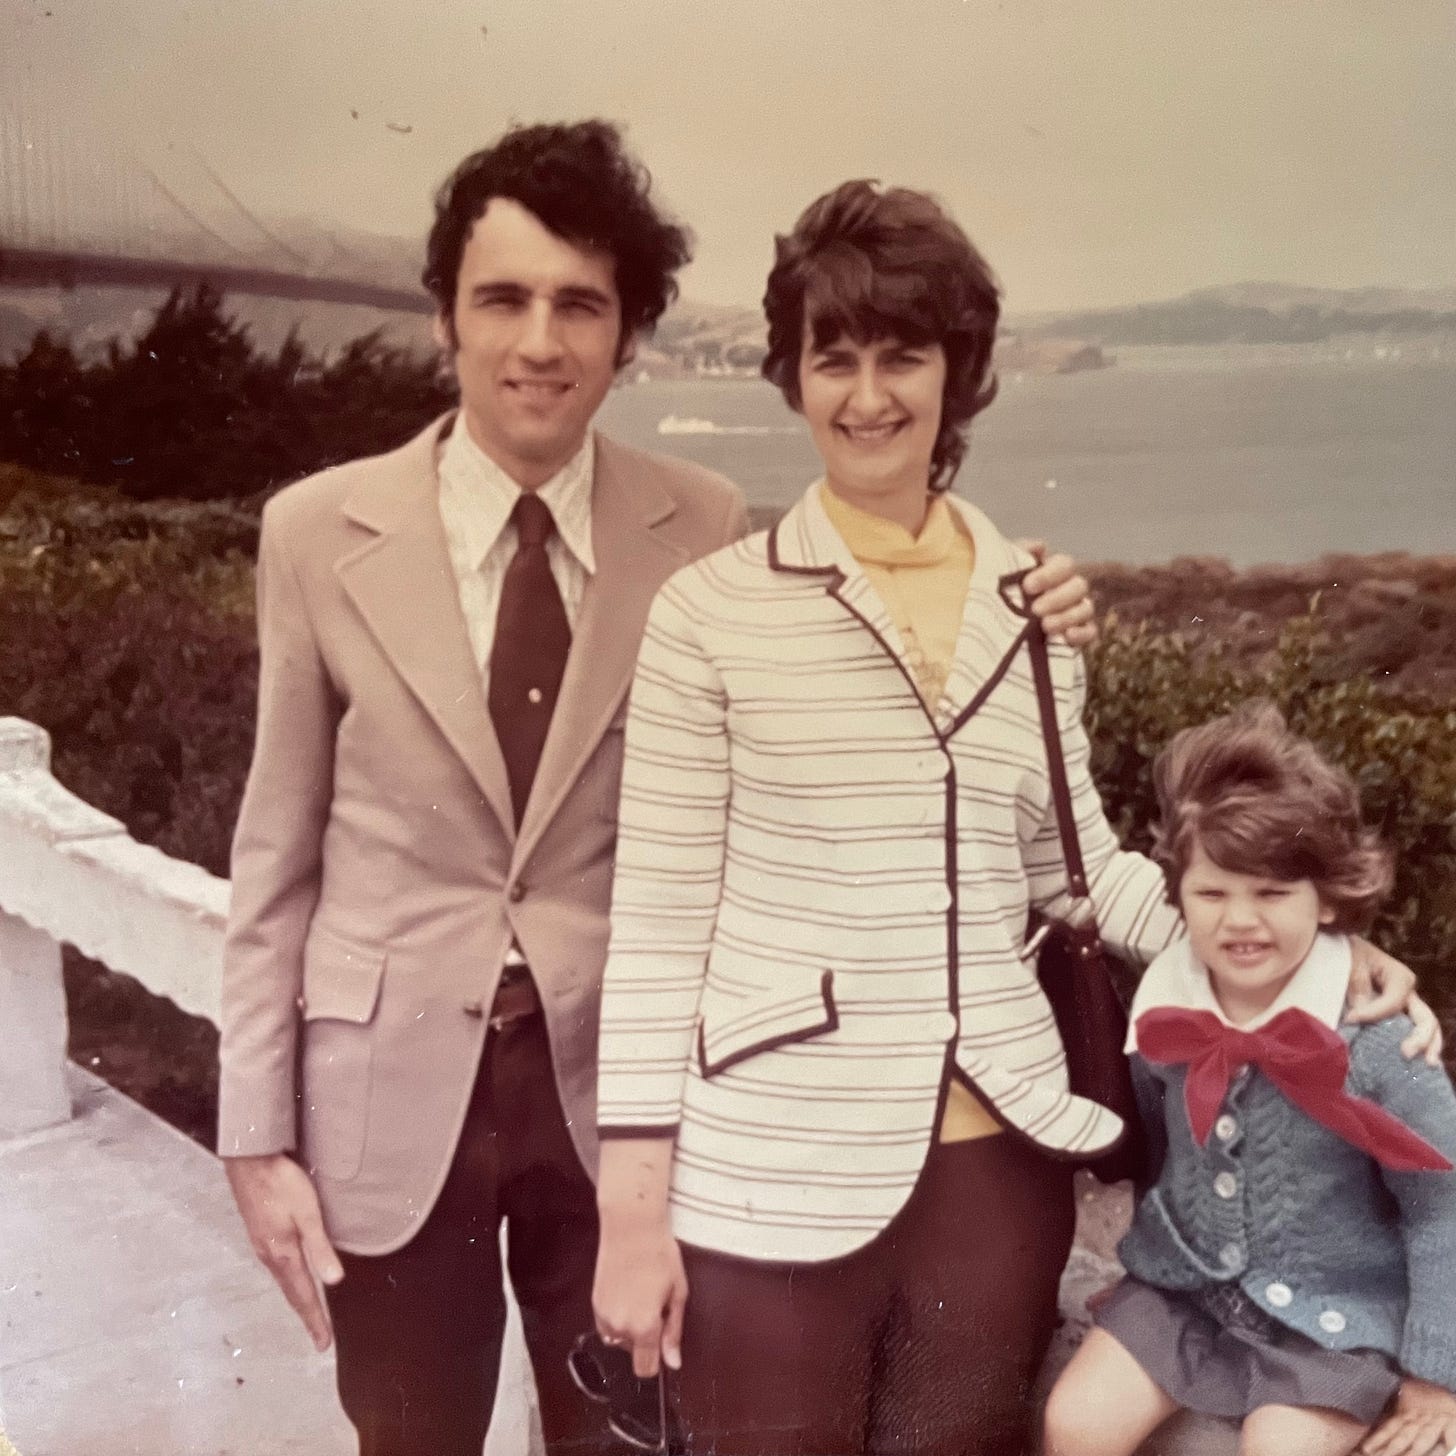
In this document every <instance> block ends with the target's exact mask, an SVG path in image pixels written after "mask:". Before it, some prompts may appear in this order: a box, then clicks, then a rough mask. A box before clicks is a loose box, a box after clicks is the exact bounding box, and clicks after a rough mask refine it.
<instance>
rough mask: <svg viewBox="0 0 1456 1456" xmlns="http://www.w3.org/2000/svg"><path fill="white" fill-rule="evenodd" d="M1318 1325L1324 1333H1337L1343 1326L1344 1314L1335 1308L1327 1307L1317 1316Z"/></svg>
mask: <svg viewBox="0 0 1456 1456" xmlns="http://www.w3.org/2000/svg"><path fill="white" fill-rule="evenodd" d="M1319 1327H1320V1329H1322V1330H1323V1331H1324V1332H1325V1333H1326V1334H1329V1335H1338V1334H1339V1333H1340V1332H1341V1331H1342V1330H1343V1329H1344V1328H1345V1316H1344V1315H1342V1314H1341V1313H1340V1312H1339V1310H1337V1309H1327V1310H1326V1311H1325V1312H1324V1313H1323V1314H1322V1315H1321V1316H1320V1317H1319Z"/></svg>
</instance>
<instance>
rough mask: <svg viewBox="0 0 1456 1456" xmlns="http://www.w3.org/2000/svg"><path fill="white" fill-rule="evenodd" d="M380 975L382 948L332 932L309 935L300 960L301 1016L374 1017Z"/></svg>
mask: <svg viewBox="0 0 1456 1456" xmlns="http://www.w3.org/2000/svg"><path fill="white" fill-rule="evenodd" d="M383 979H384V952H383V951H382V950H377V949H375V948H373V947H371V946H362V945H354V944H351V943H350V942H349V941H346V940H340V939H339V938H338V937H337V936H333V935H314V936H311V937H310V938H309V943H308V949H307V950H306V951H305V952H304V960H303V1019H304V1020H305V1021H319V1020H322V1019H324V1018H328V1019H330V1020H334V1021H353V1022H356V1023H358V1024H359V1025H361V1026H362V1025H363V1024H364V1023H365V1022H367V1021H372V1020H373V1019H374V1012H375V1009H376V1007H377V1006H378V1005H379V987H380V983H381V982H382V981H383Z"/></svg>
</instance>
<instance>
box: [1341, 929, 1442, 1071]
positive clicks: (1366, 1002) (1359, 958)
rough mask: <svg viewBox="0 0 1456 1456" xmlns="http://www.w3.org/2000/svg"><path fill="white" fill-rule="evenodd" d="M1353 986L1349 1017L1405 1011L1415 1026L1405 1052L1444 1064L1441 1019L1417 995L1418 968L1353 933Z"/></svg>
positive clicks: (1363, 1018) (1380, 1016)
mask: <svg viewBox="0 0 1456 1456" xmlns="http://www.w3.org/2000/svg"><path fill="white" fill-rule="evenodd" d="M1350 947H1351V952H1352V954H1351V963H1350V990H1349V994H1348V996H1347V998H1346V1004H1345V1018H1346V1020H1348V1021H1384V1020H1385V1018H1386V1017H1387V1016H1395V1015H1397V1014H1399V1013H1403V1014H1404V1015H1406V1016H1409V1017H1410V1019H1411V1021H1412V1022H1413V1023H1414V1028H1415V1029H1414V1030H1413V1031H1412V1032H1411V1034H1410V1035H1409V1036H1408V1037H1406V1039H1405V1040H1404V1041H1403V1042H1401V1044H1400V1050H1401V1053H1402V1054H1403V1055H1404V1056H1407V1057H1418V1056H1422V1055H1424V1056H1425V1059H1426V1061H1427V1062H1429V1063H1430V1065H1431V1066H1433V1067H1439V1066H1440V1065H1441V1045H1442V1036H1441V1023H1440V1022H1439V1021H1437V1019H1436V1013H1435V1012H1434V1011H1432V1010H1431V1008H1430V1007H1429V1006H1427V1005H1426V1003H1425V1002H1424V1001H1422V1000H1421V998H1420V997H1419V996H1418V995H1416V977H1415V972H1414V971H1412V970H1411V968H1410V967H1409V966H1407V965H1403V964H1402V963H1401V962H1400V961H1398V960H1396V959H1395V957H1394V956H1388V955H1386V953H1385V952H1384V951H1383V950H1377V949H1376V947H1375V946H1373V945H1371V944H1370V942H1369V941H1368V940H1362V939H1361V938H1360V937H1359V936H1358V935H1355V936H1351V937H1350Z"/></svg>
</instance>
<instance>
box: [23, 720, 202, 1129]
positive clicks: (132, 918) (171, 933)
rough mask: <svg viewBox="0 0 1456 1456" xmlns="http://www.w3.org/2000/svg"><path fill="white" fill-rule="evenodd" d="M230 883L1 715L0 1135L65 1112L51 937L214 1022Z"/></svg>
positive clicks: (62, 1015) (62, 1023)
mask: <svg viewBox="0 0 1456 1456" xmlns="http://www.w3.org/2000/svg"><path fill="white" fill-rule="evenodd" d="M227 905H228V883H227V881H226V880H220V879H218V878H217V876H216V875H210V874H208V873H207V871H206V870H204V869H201V868H200V867H199V866H197V865H194V864H187V863H185V862H183V861H181V860H175V859H170V858H168V856H167V855H165V854H163V853H162V852H161V850H159V849H153V848H152V847H151V846H150V845H145V844H138V843H137V842H136V841H135V840H134V839H133V838H132V837H131V836H130V835H129V834H128V833H127V831H126V826H125V825H123V824H122V823H120V821H118V820H116V819H113V818H112V817H111V816H110V815H109V814H103V813H102V812H101V811H100V810H99V809H93V808H92V807H91V805H90V804H88V803H86V802H85V801H84V800H82V799H78V798H77V797H76V795H75V794H73V793H71V792H70V791H69V790H68V789H66V788H63V787H62V786H61V785H60V784H59V783H57V782H56V780H55V779H54V778H52V777H51V773H50V739H49V738H48V736H47V735H46V733H45V732H44V731H43V730H42V729H40V728H37V727H36V726H35V725H34V724H32V723H27V722H25V721H24V720H23V719H20V718H0V1026H3V1027H4V1028H5V1031H6V1035H5V1043H6V1048H7V1051H6V1056H5V1057H4V1058H3V1059H0V1137H6V1136H14V1135H16V1134H18V1133H22V1132H31V1131H34V1130H35V1129H37V1128H41V1127H46V1126H49V1125H51V1124H52V1123H56V1122H64V1121H65V1120H66V1119H67V1118H69V1117H70V1115H71V1110H70V1104H69V1102H68V1100H67V1097H66V1091H65V1080H64V1066H65V1056H66V1007H65V997H64V994H63V991H62V985H61V952H60V944H59V943H60V942H61V941H68V942H69V943H70V944H72V945H74V946H76V947H77V948H78V949H80V950H81V951H83V952H84V953H85V954H86V955H88V956H91V957H93V958H94V959H96V960H98V961H102V962H104V963H105V964H106V965H108V966H110V967H112V968H113V969H114V970H118V971H125V972H126V973H127V974H128V975H132V976H135V977H136V978H137V979H138V980H139V981H141V982H142V983H143V984H144V985H145V986H146V987H147V988H148V989H149V990H151V991H154V992H156V993H157V994H158V995H161V996H168V997H170V998H171V999H172V1000H173V1001H175V1002H176V1003H177V1005H179V1006H180V1007H182V1009H183V1010H184V1011H190V1012H192V1013H193V1014H194V1015H197V1016H205V1017H207V1018H208V1019H209V1020H211V1021H214V1022H216V1021H217V1019H218V1009H219V1004H220V993H221V985H222V936H223V927H224V925H225V923H226V920H227Z"/></svg>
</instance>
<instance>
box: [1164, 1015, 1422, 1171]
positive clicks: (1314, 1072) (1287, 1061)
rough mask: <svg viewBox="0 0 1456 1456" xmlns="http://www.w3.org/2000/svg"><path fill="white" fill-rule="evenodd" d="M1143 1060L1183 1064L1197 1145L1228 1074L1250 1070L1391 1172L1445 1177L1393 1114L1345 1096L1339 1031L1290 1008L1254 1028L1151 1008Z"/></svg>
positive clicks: (1344, 1052)
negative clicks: (1253, 1070) (1261, 1075)
mask: <svg viewBox="0 0 1456 1456" xmlns="http://www.w3.org/2000/svg"><path fill="white" fill-rule="evenodd" d="M1137 1045H1138V1051H1140V1052H1141V1053H1142V1054H1143V1056H1144V1057H1146V1058H1147V1059H1148V1061H1150V1062H1161V1063H1164V1064H1168V1063H1184V1062H1186V1063H1187V1065H1188V1077H1187V1081H1186V1082H1185V1084H1184V1100H1185V1102H1186V1104H1187V1108H1188V1124H1189V1126H1190V1127H1191V1128H1192V1130H1193V1137H1194V1140H1195V1141H1196V1142H1197V1143H1198V1144H1199V1146H1200V1147H1201V1146H1203V1144H1204V1143H1206V1142H1207V1141H1208V1133H1209V1129H1210V1128H1212V1126H1213V1120H1214V1118H1215V1116H1216V1115H1217V1114H1218V1109H1219V1108H1220V1107H1221V1106H1222V1105H1223V1099H1224V1097H1225V1096H1226V1095H1227V1093H1228V1087H1229V1081H1230V1079H1231V1078H1232V1077H1233V1074H1234V1072H1235V1071H1237V1070H1238V1068H1239V1067H1241V1066H1243V1065H1245V1064H1246V1063H1247V1064H1249V1065H1251V1066H1255V1067H1257V1068H1258V1069H1259V1070H1260V1071H1261V1072H1262V1073H1263V1074H1264V1075H1265V1076H1266V1077H1267V1078H1268V1079H1269V1080H1270V1081H1271V1082H1272V1083H1273V1084H1274V1085H1275V1086H1276V1087H1277V1088H1278V1089H1279V1090H1280V1091H1281V1092H1282V1093H1283V1094H1284V1095H1285V1096H1286V1097H1287V1098H1288V1099H1289V1100H1290V1101H1291V1102H1292V1103H1294V1104H1295V1106H1296V1107H1299V1108H1301V1109H1302V1110H1303V1111H1305V1112H1307V1113H1308V1114H1309V1115H1310V1116H1311V1117H1312V1118H1314V1120H1315V1121H1316V1122H1318V1123H1322V1124H1323V1125H1324V1126H1325V1127H1327V1128H1329V1130H1330V1131H1331V1132H1333V1133H1336V1134H1338V1135H1339V1136H1340V1137H1342V1138H1344V1139H1345V1141H1346V1142H1348V1143H1351V1144H1353V1145H1354V1146H1355V1147H1357V1148H1359V1149H1361V1151H1362V1152H1366V1153H1369V1154H1370V1156H1371V1157H1372V1158H1374V1159H1375V1160H1376V1161H1377V1162H1378V1163H1381V1164H1383V1165H1384V1166H1385V1167H1387V1168H1390V1169H1392V1170H1393V1171H1395V1172H1398V1173H1428V1172H1442V1173H1444V1172H1447V1171H1449V1170H1450V1168H1451V1163H1450V1161H1449V1160H1448V1159H1447V1158H1445V1157H1443V1156H1442V1155H1441V1153H1440V1152H1439V1151H1438V1150H1437V1149H1435V1148H1433V1147H1432V1146H1431V1145H1430V1143H1428V1142H1427V1141H1426V1140H1425V1139H1424V1138H1423V1137H1419V1136H1418V1135H1417V1134H1416V1133H1414V1132H1412V1131H1411V1130H1410V1128H1408V1127H1407V1126H1406V1125H1405V1124H1404V1123H1403V1122H1401V1120H1400V1119H1399V1118H1397V1117H1392V1116H1391V1114H1390V1113H1388V1112H1387V1111H1386V1110H1385V1109H1384V1108H1383V1107H1378V1106H1376V1104H1375V1103H1373V1102H1371V1101H1369V1100H1367V1099H1366V1098H1364V1097H1352V1096H1351V1095H1350V1094H1349V1093H1348V1092H1346V1091H1345V1077H1346V1075H1347V1074H1348V1072H1349V1070H1350V1052H1349V1048H1348V1047H1347V1046H1346V1045H1345V1042H1344V1039H1343V1038H1342V1037H1341V1036H1340V1034H1339V1032H1337V1031H1334V1030H1333V1029H1332V1028H1330V1027H1328V1026H1326V1025H1325V1024H1324V1023H1323V1022H1321V1021H1319V1020H1317V1019H1316V1018H1315V1017H1313V1016H1311V1015H1310V1014H1309V1012H1307V1011H1300V1010H1298V1009H1297V1008H1294V1007H1291V1008H1290V1009H1289V1010H1288V1011H1281V1012H1280V1013H1279V1015H1278V1016H1276V1017H1274V1019H1273V1020H1272V1021H1270V1022H1268V1023H1267V1024H1266V1025H1265V1026H1263V1027H1261V1028H1260V1029H1259V1030H1258V1031H1242V1030H1240V1029H1239V1028H1238V1027H1237V1026H1226V1025H1225V1024H1224V1023H1223V1022H1222V1021H1220V1020H1219V1018H1218V1017H1217V1016H1215V1015H1214V1014H1213V1012H1211V1011H1191V1010H1185V1009H1182V1008H1178V1007H1171V1006H1158V1007H1154V1008H1153V1010H1151V1011H1145V1012H1144V1013H1143V1014H1142V1015H1141V1016H1139V1017H1138V1019H1137Z"/></svg>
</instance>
